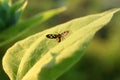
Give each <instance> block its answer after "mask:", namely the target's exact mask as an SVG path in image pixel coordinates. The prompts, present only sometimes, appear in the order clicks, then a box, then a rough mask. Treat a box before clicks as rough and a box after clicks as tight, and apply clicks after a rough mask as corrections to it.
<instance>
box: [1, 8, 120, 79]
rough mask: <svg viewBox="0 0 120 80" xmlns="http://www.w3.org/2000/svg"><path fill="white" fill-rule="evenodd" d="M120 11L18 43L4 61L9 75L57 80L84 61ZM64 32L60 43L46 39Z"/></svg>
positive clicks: (78, 20)
mask: <svg viewBox="0 0 120 80" xmlns="http://www.w3.org/2000/svg"><path fill="white" fill-rule="evenodd" d="M119 10H120V9H119V8H117V9H111V10H109V11H106V12H103V13H100V14H94V15H89V16H86V17H82V18H77V19H73V20H71V21H69V22H67V23H64V24H61V25H58V26H56V27H53V28H51V29H48V30H45V31H43V32H40V33H37V34H35V35H32V36H30V37H28V38H26V39H24V40H21V41H19V42H17V43H16V44H15V45H13V46H12V47H11V48H10V49H8V50H7V52H6V54H5V56H4V58H3V68H4V70H5V72H6V73H7V74H8V76H9V77H10V79H11V80H55V79H57V78H58V77H59V76H60V75H62V74H63V73H64V72H65V71H67V70H68V69H69V68H71V67H72V66H73V65H74V64H75V63H76V62H78V61H79V60H80V58H81V57H82V56H83V54H84V52H85V50H86V48H87V47H88V45H89V43H90V42H91V39H92V38H93V36H94V35H95V33H96V32H97V31H98V30H100V29H101V28H102V27H103V26H104V25H106V24H107V23H108V22H109V21H110V20H111V18H112V16H113V14H114V13H116V12H117V11H119ZM64 31H69V33H68V35H66V36H64V38H65V39H63V40H62V41H61V42H60V43H58V42H57V40H56V39H49V38H46V35H47V34H55V33H56V32H59V33H62V32H64ZM56 34H57V33H56Z"/></svg>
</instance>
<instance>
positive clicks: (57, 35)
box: [46, 31, 69, 42]
mask: <svg viewBox="0 0 120 80" xmlns="http://www.w3.org/2000/svg"><path fill="white" fill-rule="evenodd" d="M68 33H69V31H64V32H62V33H60V34H47V35H46V37H47V38H49V39H57V41H58V42H61V40H62V38H64V36H66V35H67V34H68Z"/></svg>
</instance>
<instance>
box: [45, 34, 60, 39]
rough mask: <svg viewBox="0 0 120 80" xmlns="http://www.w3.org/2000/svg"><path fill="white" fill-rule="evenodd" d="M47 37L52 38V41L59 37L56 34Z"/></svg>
mask: <svg viewBox="0 0 120 80" xmlns="http://www.w3.org/2000/svg"><path fill="white" fill-rule="evenodd" d="M46 37H47V38H50V39H56V38H57V37H58V35H56V34H47V35H46Z"/></svg>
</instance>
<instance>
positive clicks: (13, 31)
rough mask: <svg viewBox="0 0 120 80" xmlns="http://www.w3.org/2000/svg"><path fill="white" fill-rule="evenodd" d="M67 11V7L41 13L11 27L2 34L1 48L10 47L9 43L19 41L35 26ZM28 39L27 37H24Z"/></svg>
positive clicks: (0, 34) (0, 38)
mask: <svg viewBox="0 0 120 80" xmlns="http://www.w3.org/2000/svg"><path fill="white" fill-rule="evenodd" d="M64 10H65V7H62V8H58V9H53V10H49V11H46V12H43V13H40V14H38V15H36V16H34V17H32V18H31V19H28V20H26V21H23V22H19V23H18V24H16V25H14V26H12V27H10V28H9V29H7V30H5V31H4V32H1V33H0V36H3V37H0V41H1V40H2V41H1V42H0V46H4V45H8V44H9V43H11V42H13V41H16V40H18V39H21V38H23V36H24V35H25V34H26V32H27V31H30V30H31V28H33V27H34V25H37V24H40V23H42V22H45V21H46V20H48V19H49V18H51V17H53V16H55V15H56V14H58V13H61V12H63V11H64ZM24 37H26V36H24Z"/></svg>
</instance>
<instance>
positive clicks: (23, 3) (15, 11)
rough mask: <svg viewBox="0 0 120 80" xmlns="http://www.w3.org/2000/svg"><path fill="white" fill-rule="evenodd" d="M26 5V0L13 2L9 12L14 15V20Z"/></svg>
mask: <svg viewBox="0 0 120 80" xmlns="http://www.w3.org/2000/svg"><path fill="white" fill-rule="evenodd" d="M26 5H27V0H25V1H24V0H20V1H17V2H16V3H15V4H13V5H12V6H11V8H10V14H11V15H14V16H16V18H17V19H16V20H18V19H19V17H20V15H21V13H22V12H23V10H24V9H25V7H26Z"/></svg>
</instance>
